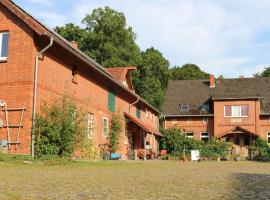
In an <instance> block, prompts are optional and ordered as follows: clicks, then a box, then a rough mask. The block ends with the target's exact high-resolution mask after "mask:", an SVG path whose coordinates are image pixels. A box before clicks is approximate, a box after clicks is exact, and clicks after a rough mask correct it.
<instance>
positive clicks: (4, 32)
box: [0, 31, 9, 61]
mask: <svg viewBox="0 0 270 200" xmlns="http://www.w3.org/2000/svg"><path fill="white" fill-rule="evenodd" d="M5 34H7V35H8V37H9V32H8V31H3V32H0V61H6V60H7V58H8V57H1V52H2V40H3V35H5Z"/></svg>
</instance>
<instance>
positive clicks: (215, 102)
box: [162, 75, 270, 149]
mask: <svg viewBox="0 0 270 200" xmlns="http://www.w3.org/2000/svg"><path fill="white" fill-rule="evenodd" d="M162 112H163V114H164V116H165V122H164V126H165V128H170V127H173V126H175V127H178V128H180V129H182V130H184V132H185V134H186V136H187V137H193V138H195V139H198V140H208V139H209V138H222V137H224V138H226V139H227V140H228V141H231V142H233V143H234V144H235V145H237V146H240V147H246V146H248V145H251V144H252V143H253V141H254V139H255V138H257V137H261V138H263V139H265V140H268V142H269V143H270V78H236V79H215V78H214V76H212V75H211V77H210V80H184V81H170V82H169V86H168V89H167V93H166V99H165V103H164V106H163V110H162ZM243 149H244V148H243Z"/></svg>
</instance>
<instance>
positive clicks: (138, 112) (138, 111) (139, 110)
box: [136, 107, 141, 119]
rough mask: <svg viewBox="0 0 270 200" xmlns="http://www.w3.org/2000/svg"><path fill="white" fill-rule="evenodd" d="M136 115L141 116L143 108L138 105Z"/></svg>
mask: <svg viewBox="0 0 270 200" xmlns="http://www.w3.org/2000/svg"><path fill="white" fill-rule="evenodd" d="M136 116H137V118H139V119H140V118H141V109H140V108H138V107H136Z"/></svg>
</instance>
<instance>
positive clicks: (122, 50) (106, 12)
mask: <svg viewBox="0 0 270 200" xmlns="http://www.w3.org/2000/svg"><path fill="white" fill-rule="evenodd" d="M82 24H83V25H84V26H85V28H83V29H81V28H80V27H78V26H75V25H74V24H72V23H70V24H66V25H65V26H63V27H56V28H55V30H56V31H57V32H58V33H59V34H61V35H62V36H63V37H64V38H66V39H67V40H69V41H72V40H74V41H76V42H77V43H78V46H79V48H80V49H81V50H82V51H84V52H85V53H86V54H87V55H88V56H90V57H91V58H93V59H95V60H96V61H97V62H98V63H100V64H101V65H103V66H104V67H116V66H130V65H137V64H138V63H139V62H140V49H139V47H138V45H137V44H136V43H135V40H136V34H135V33H134V32H133V30H132V28H131V27H127V23H126V18H125V16H124V14H123V13H122V12H118V11H115V10H113V9H111V8H109V7H105V8H97V9H94V10H93V12H92V13H91V14H89V15H86V17H85V18H84V19H83V20H82Z"/></svg>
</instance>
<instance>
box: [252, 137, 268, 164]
mask: <svg viewBox="0 0 270 200" xmlns="http://www.w3.org/2000/svg"><path fill="white" fill-rule="evenodd" d="M248 150H249V152H248V153H249V157H250V159H255V160H261V161H270V147H269V146H268V143H267V141H266V140H264V139H262V138H260V137H259V138H257V139H256V140H255V146H250V147H249V149H248Z"/></svg>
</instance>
